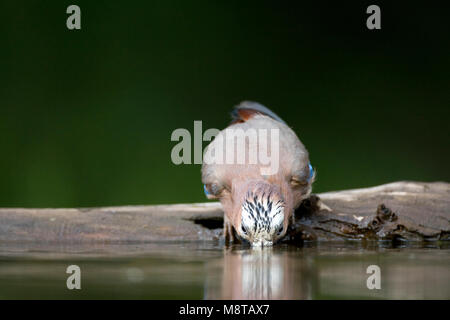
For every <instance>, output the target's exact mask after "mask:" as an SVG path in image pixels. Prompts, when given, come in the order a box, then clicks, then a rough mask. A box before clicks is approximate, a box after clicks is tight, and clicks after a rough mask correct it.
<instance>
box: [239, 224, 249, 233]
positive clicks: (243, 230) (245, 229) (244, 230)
mask: <svg viewBox="0 0 450 320" xmlns="http://www.w3.org/2000/svg"><path fill="white" fill-rule="evenodd" d="M241 230H242V233H243V234H245V235H247V233H248V231H247V228H246V227H244V226H243V225H242V224H241Z"/></svg>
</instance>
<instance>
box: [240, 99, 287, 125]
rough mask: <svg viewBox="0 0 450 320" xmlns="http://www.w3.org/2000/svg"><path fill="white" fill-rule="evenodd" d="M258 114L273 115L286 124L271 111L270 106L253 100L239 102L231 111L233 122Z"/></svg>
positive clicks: (243, 120) (273, 117)
mask: <svg viewBox="0 0 450 320" xmlns="http://www.w3.org/2000/svg"><path fill="white" fill-rule="evenodd" d="M256 114H264V115H266V116H269V117H271V118H272V119H275V120H277V121H279V122H281V123H284V124H286V122H284V121H283V119H281V118H280V117H279V116H277V115H276V114H275V112H273V111H271V110H270V109H269V108H267V107H265V106H263V105H262V104H260V103H258V102H253V101H243V102H241V103H240V104H238V105H237V106H236V107H235V108H234V110H233V111H232V112H231V117H232V118H233V121H232V122H231V123H232V124H235V123H240V122H245V121H247V120H249V119H251V118H252V117H253V116H254V115H256Z"/></svg>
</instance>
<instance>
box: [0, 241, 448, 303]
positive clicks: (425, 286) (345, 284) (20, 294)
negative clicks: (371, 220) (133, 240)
mask: <svg viewBox="0 0 450 320" xmlns="http://www.w3.org/2000/svg"><path fill="white" fill-rule="evenodd" d="M449 248H450V247H449V246H448V245H447V244H442V245H428V246H424V245H409V246H407V247H396V248H395V247H392V246H391V245H390V244H382V243H381V244H380V243H377V244H366V245H363V244H361V243H334V244H318V243H310V244H306V245H303V246H301V247H295V246H288V245H282V246H276V247H274V248H263V249H250V248H247V247H241V246H234V247H231V248H225V247H224V246H222V245H220V244H218V243H215V242H204V243H149V244H105V245H36V244H29V243H28V244H23V243H22V244H1V245H0V299H352V298H357V299H450V255H449V253H450V251H449ZM69 265H78V266H79V267H80V269H81V290H68V289H67V287H66V280H67V277H68V276H69V274H67V273H66V268H67V267H68V266H69ZM370 265H377V266H379V267H380V270H381V289H379V290H377V289H373V290H369V289H368V288H367V278H368V277H369V276H370V274H367V272H366V271H367V267H368V266H370Z"/></svg>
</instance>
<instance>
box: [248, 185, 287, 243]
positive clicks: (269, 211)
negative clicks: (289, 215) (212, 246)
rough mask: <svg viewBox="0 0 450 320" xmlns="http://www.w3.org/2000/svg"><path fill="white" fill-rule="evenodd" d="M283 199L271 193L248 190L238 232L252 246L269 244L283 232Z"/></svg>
mask: <svg viewBox="0 0 450 320" xmlns="http://www.w3.org/2000/svg"><path fill="white" fill-rule="evenodd" d="M284 208H285V204H284V201H283V200H281V199H278V197H274V196H273V194H272V193H264V192H263V193H261V194H258V193H257V192H248V193H247V195H246V197H245V199H244V202H243V204H242V210H241V213H242V217H241V230H240V234H241V235H242V236H243V237H244V238H245V239H246V240H248V241H250V243H251V244H252V245H253V246H271V245H272V244H273V243H274V242H275V241H276V240H278V238H279V237H280V236H281V235H282V234H283V233H284V229H283V228H284Z"/></svg>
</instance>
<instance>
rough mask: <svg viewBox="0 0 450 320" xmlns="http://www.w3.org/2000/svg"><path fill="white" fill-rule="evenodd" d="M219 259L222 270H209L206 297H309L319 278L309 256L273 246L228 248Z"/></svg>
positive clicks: (262, 298) (260, 298) (259, 298)
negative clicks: (307, 258) (301, 255)
mask: <svg viewBox="0 0 450 320" xmlns="http://www.w3.org/2000/svg"><path fill="white" fill-rule="evenodd" d="M216 262H218V263H220V267H221V268H223V270H221V271H222V272H219V276H218V273H217V269H216V267H217V266H210V268H209V269H208V283H207V288H206V289H207V290H206V292H205V298H207V299H249V300H252V299H254V300H265V299H310V298H311V295H312V291H313V290H312V289H313V286H314V283H315V279H316V278H317V277H314V270H313V268H311V267H308V265H309V264H308V261H307V260H306V258H303V257H299V256H298V255H293V254H292V253H289V251H278V250H272V248H258V249H254V250H232V249H226V250H225V251H224V258H223V260H220V261H216ZM217 276H218V277H217Z"/></svg>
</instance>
